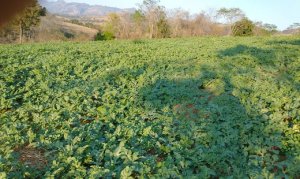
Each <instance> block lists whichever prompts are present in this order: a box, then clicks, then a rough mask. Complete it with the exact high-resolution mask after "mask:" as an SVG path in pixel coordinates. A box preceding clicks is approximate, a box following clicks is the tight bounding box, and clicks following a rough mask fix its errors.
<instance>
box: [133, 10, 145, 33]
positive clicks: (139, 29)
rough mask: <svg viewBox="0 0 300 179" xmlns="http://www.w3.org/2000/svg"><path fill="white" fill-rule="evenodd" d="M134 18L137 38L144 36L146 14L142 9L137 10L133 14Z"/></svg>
mask: <svg viewBox="0 0 300 179" xmlns="http://www.w3.org/2000/svg"><path fill="white" fill-rule="evenodd" d="M132 20H133V24H134V29H135V38H136V37H138V38H140V37H142V35H143V32H144V21H145V16H144V14H143V13H142V12H141V11H140V10H136V11H135V12H134V14H132Z"/></svg>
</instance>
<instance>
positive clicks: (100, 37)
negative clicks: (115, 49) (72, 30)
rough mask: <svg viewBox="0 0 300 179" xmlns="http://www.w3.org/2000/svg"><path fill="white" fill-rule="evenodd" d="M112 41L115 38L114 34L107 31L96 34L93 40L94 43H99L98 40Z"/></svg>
mask: <svg viewBox="0 0 300 179" xmlns="http://www.w3.org/2000/svg"><path fill="white" fill-rule="evenodd" d="M113 39H115V36H114V34H113V33H111V32H107V31H105V32H103V33H102V32H100V31H99V32H98V33H97V34H96V35H95V37H94V40H95V41H99V40H113Z"/></svg>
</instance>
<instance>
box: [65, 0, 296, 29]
mask: <svg viewBox="0 0 300 179" xmlns="http://www.w3.org/2000/svg"><path fill="white" fill-rule="evenodd" d="M65 1H67V2H84V3H89V4H99V5H106V6H112V7H119V8H131V7H136V4H138V3H142V0H65ZM160 4H161V5H164V6H165V7H166V8H167V9H173V8H182V9H185V10H188V11H190V12H191V13H198V12H201V11H202V10H208V9H210V8H214V9H218V8H220V7H238V8H240V9H242V10H243V11H244V12H245V13H246V15H247V16H248V17H249V18H250V19H251V20H253V21H263V22H264V23H271V24H275V25H277V26H278V28H279V29H280V30H283V29H285V28H287V27H288V26H289V25H291V24H293V23H294V22H299V23H300V0H161V3H160Z"/></svg>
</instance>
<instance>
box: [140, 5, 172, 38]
mask: <svg viewBox="0 0 300 179" xmlns="http://www.w3.org/2000/svg"><path fill="white" fill-rule="evenodd" d="M159 2H160V1H159V0H144V1H143V4H141V5H140V12H142V13H143V15H144V16H145V19H146V21H147V24H148V25H147V28H148V31H149V38H155V37H159V36H160V35H161V32H162V31H160V30H162V29H163V31H165V32H167V31H168V30H167V29H166V28H167V27H168V25H167V23H168V22H167V17H166V13H165V8H164V7H163V6H160V5H158V3H159ZM159 26H160V27H159ZM162 27H163V28H162ZM159 28H162V29H159Z"/></svg>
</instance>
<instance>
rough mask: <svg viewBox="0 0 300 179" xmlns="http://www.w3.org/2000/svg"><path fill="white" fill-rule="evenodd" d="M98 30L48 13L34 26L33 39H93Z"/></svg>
mask: <svg viewBox="0 0 300 179" xmlns="http://www.w3.org/2000/svg"><path fill="white" fill-rule="evenodd" d="M97 32H98V30H96V29H93V28H89V27H86V26H82V25H78V24H74V23H71V22H70V19H68V18H65V17H60V16H57V15H51V14H48V15H47V16H46V17H42V18H41V24H40V25H39V26H38V27H37V28H36V37H35V41H41V42H45V41H57V40H75V41H76V40H78V41H79V40H80V41H84V40H93V38H94V36H95V35H96V34H97Z"/></svg>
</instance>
